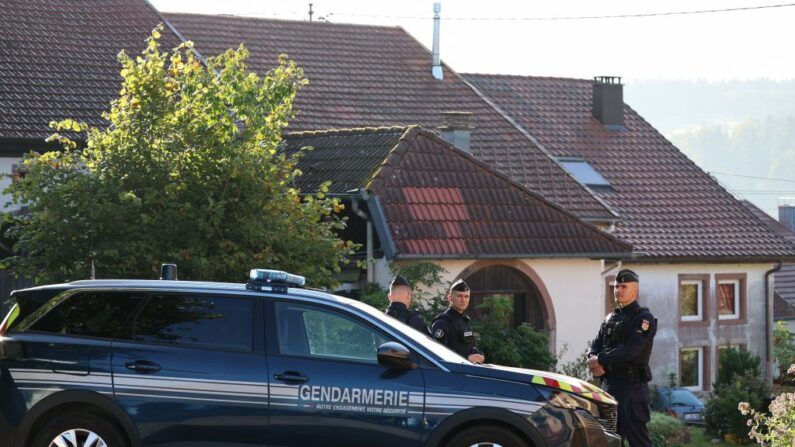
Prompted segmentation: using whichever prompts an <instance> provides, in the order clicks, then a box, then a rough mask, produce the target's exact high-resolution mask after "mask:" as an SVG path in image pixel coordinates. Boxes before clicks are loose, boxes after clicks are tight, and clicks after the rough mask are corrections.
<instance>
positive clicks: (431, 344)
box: [339, 297, 470, 363]
mask: <svg viewBox="0 0 795 447" xmlns="http://www.w3.org/2000/svg"><path fill="white" fill-rule="evenodd" d="M339 299H340V300H341V301H345V303H346V304H348V305H350V306H351V307H355V308H357V309H359V310H361V311H364V312H366V313H367V314H368V315H370V316H372V317H373V318H376V319H378V320H380V321H381V322H383V323H384V324H386V325H389V326H390V327H393V328H395V330H398V331H400V333H401V334H404V335H405V336H406V337H408V338H410V339H411V341H413V342H415V343H416V344H418V345H421V346H422V347H423V348H425V349H426V350H427V351H430V352H431V353H432V354H434V355H435V356H436V357H438V358H439V359H440V360H442V361H445V362H450V363H470V362H469V360H467V359H465V358H463V357H461V356H460V355H458V354H457V353H455V352H453V351H451V350H450V349H448V348H447V347H446V346H444V345H442V344H441V343H437V342H436V341H435V340H433V339H432V338H430V337H428V336H425V335H423V334H422V333H421V332H419V331H417V330H415V329H413V328H412V327H410V326H408V325H406V324H403V323H402V322H400V321H398V320H396V319H394V318H392V317H390V316H388V315H386V314H384V313H383V312H381V311H379V310H378V309H376V308H374V307H373V306H370V305H369V304H365V303H362V302H360V301H355V300H351V299H348V298H342V297H340V298H339Z"/></svg>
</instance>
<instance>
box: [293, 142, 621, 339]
mask: <svg viewBox="0 0 795 447" xmlns="http://www.w3.org/2000/svg"><path fill="white" fill-rule="evenodd" d="M285 144H286V146H287V148H288V150H291V151H292V150H297V149H299V148H302V147H310V148H312V149H311V150H310V151H308V152H306V153H305V154H304V155H303V156H302V158H301V161H300V163H299V166H298V167H299V168H300V169H301V170H302V171H303V172H304V175H302V176H301V177H300V178H299V184H298V186H299V187H300V188H301V190H305V191H314V190H317V189H318V188H319V186H320V184H321V183H322V182H325V181H331V185H330V188H329V194H333V195H335V196H337V197H339V198H341V199H343V200H345V202H346V203H348V204H350V208H351V210H352V213H351V215H349V217H350V218H351V219H352V220H353V219H354V218H355V215H357V214H358V215H360V216H361V215H362V213H366V214H367V216H365V220H366V222H367V224H368V225H371V226H372V227H373V228H372V229H371V230H370V231H367V232H365V233H364V234H369V235H372V236H371V237H370V238H369V239H368V240H365V241H361V242H362V243H363V245H364V246H365V247H370V248H371V250H373V251H376V252H379V253H377V254H374V253H371V254H370V256H369V258H371V259H374V260H375V262H376V263H377V264H378V265H376V266H374V267H373V268H372V269H368V272H370V273H371V275H373V276H375V275H376V274H377V275H378V277H372V276H371V278H369V280H370V282H373V281H375V282H379V283H388V282H389V281H390V280H391V277H390V276H389V273H390V269H389V268H388V266H387V265H386V261H387V260H391V261H393V262H397V263H402V262H412V261H417V260H423V261H431V262H433V263H435V264H437V265H439V266H441V267H443V268H444V269H446V270H447V271H451V272H462V273H461V274H459V276H461V275H463V276H466V277H470V276H473V277H474V278H473V279H472V280H471V284H470V285H471V286H472V288H473V292H472V296H473V303H472V304H473V306H475V305H477V304H478V303H479V302H481V301H482V299H483V298H484V297H485V296H488V295H489V294H490V293H489V291H488V290H484V288H483V287H479V282H483V281H488V280H489V278H491V277H495V276H500V277H503V278H511V279H512V280H511V281H509V282H510V284H509V283H505V284H501V285H499V288H500V289H502V291H501V293H502V294H506V295H513V297H514V301H515V303H514V308H515V310H517V312H516V313H515V316H514V318H515V320H516V322H517V323H530V324H532V325H533V326H535V327H536V328H537V329H539V330H543V331H545V332H546V333H548V334H549V336H550V343H551V347H552V349H557V350H560V347H561V346H563V345H572V344H573V343H578V344H581V343H584V342H585V341H586V340H588V338H589V337H591V336H592V334H590V328H588V327H587V326H583V325H582V324H581V321H582V319H581V318H580V317H579V314H580V313H583V312H585V313H590V314H594V315H599V314H600V313H601V312H602V302H603V301H602V295H601V291H600V290H598V289H594V288H593V287H590V284H593V283H599V282H600V281H601V271H602V260H603V259H620V258H622V257H626V256H628V255H629V254H630V252H631V250H632V247H631V246H630V245H629V244H626V243H625V242H623V241H620V240H618V239H617V238H615V237H613V236H611V235H608V234H606V233H604V232H602V231H600V230H599V229H598V228H597V227H595V226H594V225H592V224H588V223H586V222H583V221H582V220H581V219H579V218H578V217H577V216H575V215H573V214H572V213H571V212H569V211H567V210H565V209H563V208H561V207H560V206H559V205H556V204H554V203H551V202H549V201H547V200H545V199H544V198H543V197H541V196H539V195H538V194H536V193H533V192H531V191H529V190H528V189H527V188H525V187H524V186H523V185H521V184H519V183H517V182H516V181H514V180H512V179H510V178H509V177H508V176H506V175H505V174H502V173H500V172H498V171H494V170H493V169H492V168H491V167H489V166H488V165H487V164H486V163H484V162H482V161H479V160H477V159H476V158H474V157H472V155H471V154H469V153H468V152H465V151H463V150H461V149H458V148H456V147H454V146H453V145H452V144H450V143H449V142H447V141H445V140H444V139H442V138H441V137H439V136H438V135H436V134H435V133H433V132H431V131H428V130H425V129H422V128H420V127H417V126H411V127H382V128H364V129H334V130H319V131H304V132H295V133H289V134H287V135H286V136H285ZM352 228H354V229H355V225H354V226H353V227H352ZM353 237H354V238H355V237H356V236H355V235H353ZM514 272H517V273H519V274H514ZM470 274H471V275H470ZM570 277H576V278H577V279H578V280H577V281H571V280H569V279H568V278H570ZM523 278H530V279H532V280H526V279H525V280H523ZM484 285H485V284H484ZM574 354H576V353H574Z"/></svg>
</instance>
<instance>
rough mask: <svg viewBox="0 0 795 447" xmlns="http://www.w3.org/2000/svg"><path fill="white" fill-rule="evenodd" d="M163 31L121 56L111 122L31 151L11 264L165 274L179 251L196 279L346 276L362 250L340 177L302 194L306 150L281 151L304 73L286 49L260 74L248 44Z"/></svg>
mask: <svg viewBox="0 0 795 447" xmlns="http://www.w3.org/2000/svg"><path fill="white" fill-rule="evenodd" d="M160 30H162V25H161V26H160V27H158V28H157V29H155V30H154V31H153V32H152V36H151V37H150V38H149V39H148V40H147V45H146V48H145V49H144V50H143V51H142V53H141V54H140V55H139V56H137V57H130V56H128V55H127V54H125V53H124V52H122V53H120V54H119V56H118V59H119V62H120V63H121V77H122V84H121V91H120V92H119V97H118V98H117V99H115V100H113V101H112V103H111V106H110V110H109V111H108V112H107V113H105V114H104V118H105V119H106V120H107V121H108V122H109V125H108V126H107V127H106V128H104V129H97V128H90V127H89V126H88V125H86V124H83V123H78V122H75V121H73V120H69V119H67V120H64V121H61V122H58V123H51V126H52V127H53V128H55V129H56V130H57V131H58V132H59V133H56V134H55V135H53V136H52V137H51V139H52V140H55V141H59V142H60V143H61V144H62V146H63V150H62V151H53V152H47V153H44V154H38V153H31V154H30V155H28V156H26V158H25V160H24V164H25V166H26V168H27V171H28V173H27V174H26V175H25V176H24V177H21V178H15V179H14V182H13V183H12V185H11V186H10V187H9V188H8V189H7V190H6V192H8V193H10V194H12V197H13V201H14V202H15V203H16V204H18V205H20V206H23V207H25V208H26V209H27V212H26V213H21V214H17V215H11V214H7V215H6V219H7V221H8V222H7V225H10V227H9V229H8V230H7V236H8V237H10V239H11V240H13V241H14V243H15V245H14V248H15V250H16V252H17V253H19V254H20V255H19V256H14V257H10V258H7V259H5V264H6V265H7V266H10V267H12V268H14V269H16V271H17V272H19V273H21V274H35V275H36V278H37V279H38V281H39V282H52V281H64V280H73V279H79V278H87V277H89V275H90V274H91V271H92V266H93V267H95V268H96V275H97V277H102V278H113V277H128V278H153V277H155V276H156V275H157V272H158V268H159V264H160V263H162V262H176V263H178V264H179V265H180V277H181V278H182V279H205V280H234V281H238V280H241V279H243V278H244V277H245V276H244V275H246V272H247V271H248V269H249V268H251V267H254V266H258V267H259V266H261V267H271V268H280V269H285V270H289V271H291V272H295V273H299V274H303V275H306V276H307V277H308V279H309V281H310V282H311V283H313V284H315V285H329V284H332V283H333V278H332V275H333V274H334V273H335V272H336V271H338V268H339V265H340V262H341V261H343V260H344V259H345V258H346V257H347V255H348V254H349V253H350V252H351V248H352V244H351V243H350V242H344V241H342V240H340V239H339V237H338V236H337V234H338V233H337V232H338V230H340V229H341V228H342V227H343V226H344V220H343V219H341V218H340V217H339V216H338V213H339V211H340V210H341V209H342V205H341V204H340V203H339V202H338V201H337V200H335V199H332V198H328V197H325V196H324V192H325V191H327V187H328V185H325V186H324V187H323V188H321V190H320V191H317V192H314V195H307V196H303V195H301V193H300V191H299V190H298V189H296V188H295V187H294V184H295V179H296V177H297V176H299V175H300V174H301V173H300V171H299V170H298V169H297V168H296V162H297V160H298V158H299V157H300V156H301V152H300V151H299V152H298V153H296V154H293V155H290V156H287V155H285V154H284V153H283V152H281V151H280V142H281V134H282V131H283V129H284V128H285V127H286V126H287V124H288V120H289V119H290V118H291V117H292V116H293V115H294V111H293V100H294V98H295V95H296V92H297V91H298V90H299V88H300V87H301V86H302V85H304V84H306V82H307V81H306V79H305V78H304V76H303V72H302V70H301V69H300V68H299V67H297V66H296V65H295V63H293V62H291V61H288V60H287V58H286V56H282V57H280V58H279V64H278V66H277V67H276V68H274V69H273V70H271V71H270V72H268V73H267V75H266V76H264V77H259V76H258V75H256V74H255V73H253V72H250V71H248V70H247V66H246V59H247V56H248V52H247V51H246V49H245V48H243V47H242V46H241V47H240V48H238V49H237V50H228V51H227V52H225V53H223V54H221V55H219V56H217V57H214V58H209V59H207V60H206V62H205V63H202V62H201V61H200V60H199V59H198V57H197V56H196V55H195V54H194V52H193V51H192V50H191V47H192V44H191V43H190V42H188V43H184V44H181V45H180V46H178V47H177V48H175V49H174V50H173V51H171V52H166V51H162V50H161V48H160V44H159V42H158V38H159V37H160ZM76 137H80V140H82V141H84V142H85V144H81V145H78V144H77V143H76V142H75V140H76V139H77V138H76Z"/></svg>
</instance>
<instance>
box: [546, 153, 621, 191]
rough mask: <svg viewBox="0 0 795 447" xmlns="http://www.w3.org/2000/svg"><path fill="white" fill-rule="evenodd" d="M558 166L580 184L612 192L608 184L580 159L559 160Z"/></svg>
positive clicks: (566, 158) (565, 158)
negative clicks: (561, 166) (564, 169)
mask: <svg viewBox="0 0 795 447" xmlns="http://www.w3.org/2000/svg"><path fill="white" fill-rule="evenodd" d="M558 161H559V162H560V164H562V165H563V167H564V168H566V170H567V171H569V173H570V174H571V175H573V176H574V178H576V179H577V180H579V181H580V182H581V183H583V184H585V185H586V186H589V187H591V188H594V189H597V190H608V191H612V190H613V187H612V186H610V183H609V182H608V181H607V180H606V179H605V178H604V177H602V175H601V174H599V173H598V172H596V169H594V168H593V166H591V165H590V164H589V163H588V162H587V161H585V160H583V159H582V158H568V157H564V158H559V159H558Z"/></svg>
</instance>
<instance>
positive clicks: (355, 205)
mask: <svg viewBox="0 0 795 447" xmlns="http://www.w3.org/2000/svg"><path fill="white" fill-rule="evenodd" d="M359 195H360V197H361V198H362V199H363V200H364V201H365V202H367V199H368V198H369V194H368V193H367V191H365V190H363V189H360V190H359ZM351 210H352V211H353V212H354V213H356V215H357V216H359V217H361V218H362V219H364V220H365V221H366V222H367V242H366V244H367V247H366V250H367V255H366V256H367V258H366V259H365V261H366V263H367V283H368V284H369V283H372V282H375V271H374V270H375V266H374V265H373V221H372V219H370V215H369V214H367V213H365V212H364V211H363V210H362V209H361V208H359V197H356V196H353V197H351Z"/></svg>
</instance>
